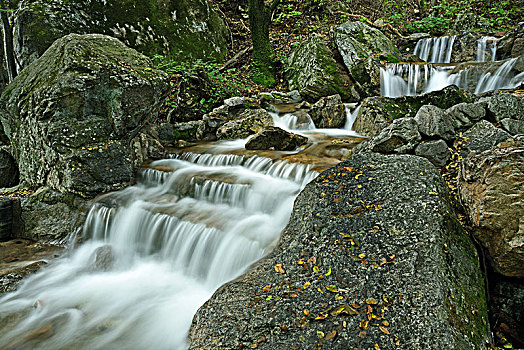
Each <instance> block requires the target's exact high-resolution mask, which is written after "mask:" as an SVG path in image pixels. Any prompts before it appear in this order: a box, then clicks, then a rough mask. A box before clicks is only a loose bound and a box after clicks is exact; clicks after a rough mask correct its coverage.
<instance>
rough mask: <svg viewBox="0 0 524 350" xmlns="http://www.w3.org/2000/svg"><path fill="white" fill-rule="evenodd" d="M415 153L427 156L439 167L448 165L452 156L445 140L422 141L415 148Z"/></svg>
mask: <svg viewBox="0 0 524 350" xmlns="http://www.w3.org/2000/svg"><path fill="white" fill-rule="evenodd" d="M415 154H416V155H417V156H421V157H424V158H426V159H427V160H429V161H430V162H431V163H432V164H433V165H434V166H436V167H437V168H442V167H443V166H444V165H446V164H447V163H448V161H449V158H450V157H451V153H450V151H449V148H448V145H447V144H446V142H445V141H444V140H432V141H427V142H421V143H420V144H419V145H418V146H417V148H415Z"/></svg>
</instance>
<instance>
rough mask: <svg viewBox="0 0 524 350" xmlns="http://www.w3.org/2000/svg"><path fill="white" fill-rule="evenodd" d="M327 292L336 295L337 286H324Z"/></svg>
mask: <svg viewBox="0 0 524 350" xmlns="http://www.w3.org/2000/svg"><path fill="white" fill-rule="evenodd" d="M325 288H326V289H327V290H329V291H330V292H333V293H338V288H337V286H334V285H332V284H328V285H326V287H325Z"/></svg>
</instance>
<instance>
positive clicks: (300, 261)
mask: <svg viewBox="0 0 524 350" xmlns="http://www.w3.org/2000/svg"><path fill="white" fill-rule="evenodd" d="M304 261H305V259H304V258H300V259H298V261H297V265H302V264H304Z"/></svg>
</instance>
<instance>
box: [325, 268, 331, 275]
mask: <svg viewBox="0 0 524 350" xmlns="http://www.w3.org/2000/svg"><path fill="white" fill-rule="evenodd" d="M329 275H331V267H330V268H329V269H328V271H327V272H326V276H329Z"/></svg>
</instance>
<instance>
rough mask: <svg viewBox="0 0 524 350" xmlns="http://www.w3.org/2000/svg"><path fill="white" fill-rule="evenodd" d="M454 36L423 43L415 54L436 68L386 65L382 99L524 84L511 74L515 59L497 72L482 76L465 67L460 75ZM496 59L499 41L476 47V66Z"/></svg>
mask: <svg viewBox="0 0 524 350" xmlns="http://www.w3.org/2000/svg"><path fill="white" fill-rule="evenodd" d="M455 38H456V37H455V36H444V37H440V38H429V39H421V40H419V41H418V42H417V45H416V46H415V49H414V51H413V54H414V55H416V56H418V57H419V58H421V59H422V60H424V61H426V62H430V63H433V64H411V63H400V64H387V65H386V66H385V67H384V68H381V69H380V91H381V95H382V96H386V97H399V96H414V95H418V94H422V93H425V92H430V91H437V90H441V89H443V88H444V87H446V86H449V85H457V86H458V87H459V88H462V89H466V90H469V91H471V92H474V93H475V94H479V93H483V92H486V91H490V90H497V89H513V88H516V87H517V86H519V85H520V83H522V82H523V81H524V73H520V74H515V73H512V69H513V67H514V66H515V63H516V61H517V59H516V58H514V59H511V60H507V61H506V62H504V63H503V64H502V65H501V66H500V67H499V68H498V69H497V70H496V71H495V72H492V73H490V72H485V73H479V72H475V71H473V70H472V68H471V67H466V68H465V69H463V70H462V71H460V72H458V73H451V72H452V71H453V69H454V68H455V67H454V66H452V65H439V64H437V63H446V64H447V63H450V61H451V54H452V49H453V44H454V42H455ZM496 55H497V38H494V37H482V38H480V39H479V40H478V43H477V56H476V60H477V62H486V61H491V62H494V61H495V58H496Z"/></svg>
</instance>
